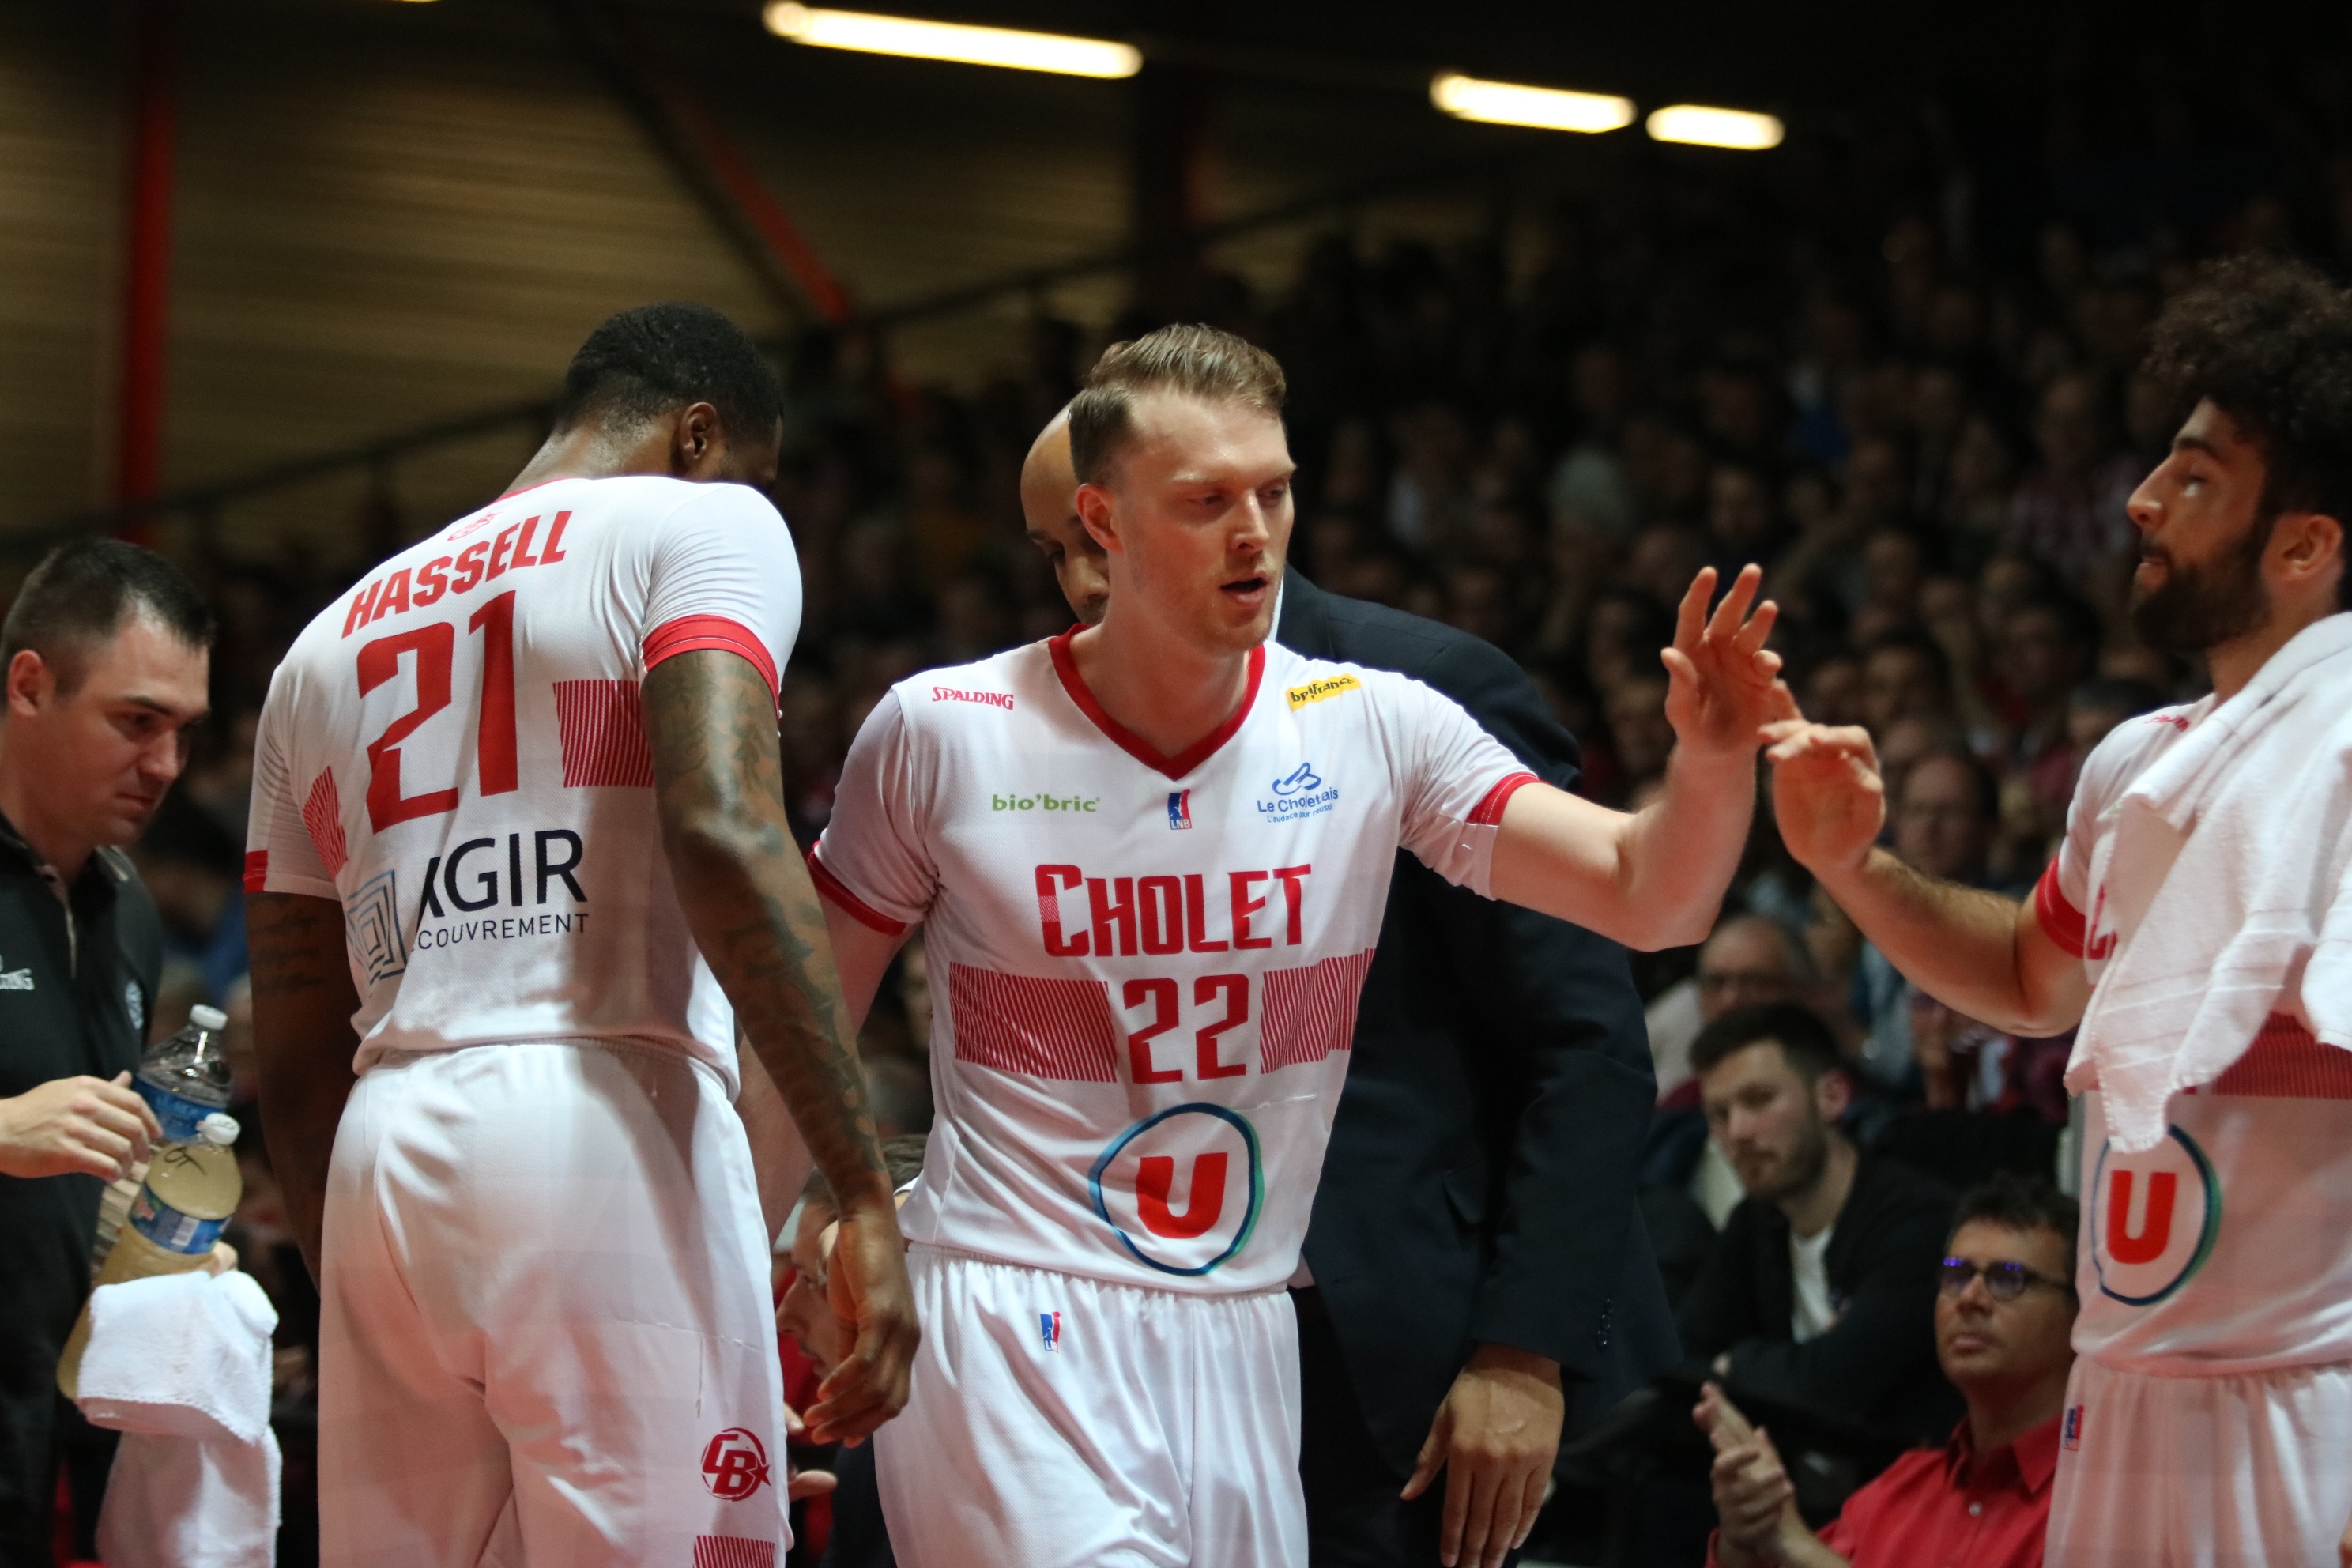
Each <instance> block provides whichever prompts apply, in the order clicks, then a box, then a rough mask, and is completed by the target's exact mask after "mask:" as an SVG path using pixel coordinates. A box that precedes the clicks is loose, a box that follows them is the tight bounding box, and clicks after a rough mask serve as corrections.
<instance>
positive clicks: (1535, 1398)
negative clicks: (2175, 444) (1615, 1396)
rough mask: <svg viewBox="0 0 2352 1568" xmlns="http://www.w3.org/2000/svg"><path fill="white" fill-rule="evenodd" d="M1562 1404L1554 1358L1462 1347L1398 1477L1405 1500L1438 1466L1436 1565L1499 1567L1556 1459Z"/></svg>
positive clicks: (1537, 1506)
mask: <svg viewBox="0 0 2352 1568" xmlns="http://www.w3.org/2000/svg"><path fill="white" fill-rule="evenodd" d="M1566 1410H1567V1399H1566V1397H1565V1395H1564V1394H1562V1393H1561V1390H1560V1384H1559V1363H1558V1362H1555V1361H1551V1360H1549V1359H1548V1358H1546V1357H1544V1356H1539V1355H1537V1354H1535V1353H1534V1352H1531V1351H1523V1350H1517V1349H1515V1348H1513V1347H1512V1346H1509V1345H1497V1344H1482V1345H1480V1346H1479V1347H1478V1348H1477V1349H1476V1350H1475V1351H1473V1352H1471V1354H1470V1362H1469V1364H1468V1365H1466V1366H1465V1367H1464V1368H1463V1369H1462V1372H1461V1373H1460V1375H1459V1376H1457V1377H1455V1378H1454V1386H1453V1388H1451V1389H1450V1390H1448V1391H1447V1393H1446V1395H1445V1403H1444V1404H1443V1405H1439V1406H1438V1407H1437V1418H1436V1419H1435V1420H1434V1421H1433V1422H1432V1423H1431V1424H1430V1428H1429V1436H1428V1438H1427V1440H1426V1441H1424V1442H1423V1444H1422V1446H1421V1455H1420V1458H1418V1459H1417V1460H1416V1461H1415V1463H1414V1465H1413V1471H1412V1479H1409V1480H1407V1481H1406V1482H1405V1484H1404V1499H1405V1500H1406V1501H1408V1502H1410V1501H1412V1500H1413V1499H1414V1498H1417V1497H1419V1496H1420V1495H1421V1494H1422V1493H1423V1492H1424V1491H1426V1490H1428V1489H1429V1485H1430V1483H1431V1482H1432V1481H1433V1480H1434V1479H1436V1478H1437V1472H1438V1471H1439V1470H1440V1469H1443V1470H1444V1472H1445V1514H1444V1526H1443V1530H1442V1533H1441V1534H1440V1536H1439V1538H1438V1548H1437V1560H1438V1561H1439V1562H1440V1563H1444V1565H1445V1568H1455V1565H1456V1564H1469V1565H1483V1568H1500V1565H1501V1563H1502V1561H1503V1554H1504V1553H1505V1552H1509V1551H1511V1550H1513V1549H1514V1548H1516V1547H1518V1546H1521V1545H1524V1544H1525V1543H1526V1542H1527V1538H1528V1531H1531V1530H1533V1529H1534V1528H1535V1523H1536V1515H1537V1513H1538V1511H1539V1510H1541V1509H1542V1508H1543V1501H1544V1492H1545V1489H1546V1488H1547V1486H1548V1484H1549V1481H1550V1479H1551V1467H1552V1461H1553V1460H1554V1459H1556V1458H1559V1429H1560V1422H1561V1420H1562V1417H1563V1416H1564V1415H1565V1413H1566Z"/></svg>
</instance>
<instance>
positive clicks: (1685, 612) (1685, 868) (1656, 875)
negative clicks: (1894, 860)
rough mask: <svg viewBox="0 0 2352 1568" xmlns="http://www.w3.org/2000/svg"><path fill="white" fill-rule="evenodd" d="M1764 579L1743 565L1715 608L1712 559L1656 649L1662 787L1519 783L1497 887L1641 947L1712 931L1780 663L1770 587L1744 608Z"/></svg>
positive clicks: (1742, 827) (1507, 817)
mask: <svg viewBox="0 0 2352 1568" xmlns="http://www.w3.org/2000/svg"><path fill="white" fill-rule="evenodd" d="M1762 579H1763V573H1762V572H1761V571H1759V569H1758V568H1756V567H1754V566H1750V567H1748V568H1747V569H1746V570H1744V571H1742V572H1741V573H1740V574H1739V577H1738V581H1737V582H1735V583H1734V584H1732V586H1731V592H1729V593H1728V594H1727V595H1724V598H1723V603H1722V604H1721V605H1719V606H1717V609H1716V612H1715V615H1714V616H1713V617H1712V618H1711V619H1710V618H1709V617H1708V616H1707V613H1706V602H1707V600H1708V598H1709V597H1710V596H1712V595H1713V594H1714V592H1715V570H1714V568H1713V567H1709V568H1707V569H1706V570H1705V571H1703V572H1701V573H1700V574H1698V576H1697V577H1696V579H1695V580H1694V581H1693V582H1692V584H1691V586H1690V592H1688V593H1687V594H1685V595H1683V602H1682V609H1681V612H1680V614H1679V616H1677V618H1676V621H1675V646H1674V647H1670V648H1668V649H1666V650H1665V653H1664V658H1665V664H1666V673H1667V677H1668V680H1669V683H1670V684H1669V686H1668V689H1667V694H1666V718H1667V721H1669V722H1670V723H1672V724H1673V725H1674V728H1675V752H1674V756H1673V758H1672V759H1671V760H1670V761H1669V762H1668V763H1667V765H1666V787H1665V794H1664V797H1663V798H1661V799H1660V800H1658V801H1656V802H1655V803H1654V804H1653V805H1648V806H1645V807H1643V809H1642V810H1640V811H1638V812H1635V813H1633V814H1632V815H1630V816H1629V815H1627V814H1626V813H1623V812H1619V811H1611V810H1609V809H1608V808H1607V807H1605V806H1600V805H1593V804H1592V803H1591V801H1588V800H1581V799H1579V798H1578V797H1577V796H1575V795H1569V794H1567V793H1566V792H1565V791H1562V790H1557V789H1553V788H1551V787H1550V786H1549V785H1548V784H1530V785H1528V787H1526V788H1524V789H1522V790H1519V791H1518V792H1517V794H1515V795H1512V796H1511V798H1510V801H1509V803H1508V804H1507V805H1505V806H1504V808H1503V821H1502V831H1501V832H1500V834H1499V835H1497V837H1496V840H1495V859H1494V870H1493V879H1492V884H1491V885H1492V888H1493V890H1494V894H1495V896H1496V898H1498V899H1505V900H1509V901H1510V902H1512V903H1515V904H1524V905H1525V906H1527V907H1528V909H1531V910H1541V911H1543V912H1544V913H1545V914H1548V915H1556V916H1558V917H1559V919H1561V920H1565V921H1574V922H1575V923H1576V924H1578V925H1580V926H1583V927H1585V928H1586V929H1587V930H1590V931H1598V932H1600V933H1601V935H1603V936H1605V937H1608V938H1610V939H1612V941H1616V942H1623V943H1624V944H1625V945H1626V946H1627V947H1631V948H1636V949H1640V950H1643V951H1645V952H1646V951H1654V950H1655V949H1658V948H1662V947H1681V946H1685V945H1688V944H1689V943H1692V942H1704V941H1705V940H1706V933H1707V932H1708V931H1711V930H1713V929H1714V926H1715V916H1716V911H1717V909H1718V908H1720V907H1721V905H1722V903H1723V893H1724V889H1727V888H1728V887H1729V886H1730V885H1731V875H1732V873H1733V872H1734V871H1735V870H1737V869H1738V865H1739V852H1740V849H1741V847H1743V846H1744V845H1745V844H1746V843H1747V841H1748V818H1749V816H1751V815H1752V814H1753V813H1754V811H1755V806H1756V743H1757V742H1756V732H1757V728H1758V726H1759V725H1760V724H1761V723H1762V722H1763V721H1764V720H1765V718H1766V716H1767V715H1768V713H1769V707H1768V704H1769V700H1770V698H1771V693H1772V690H1773V689H1774V686H1775V684H1776V678H1777V676H1778V673H1779V670H1780V655H1778V654H1776V653H1772V652H1770V651H1769V650H1768V649H1767V648H1766V647H1764V639H1765V638H1766V637H1769V636H1770V635H1771V632H1772V623H1773V621H1774V620H1775V618H1776V617H1777V616H1778V615H1779V610H1778V608H1777V607H1776V606H1775V605H1773V604H1772V603H1771V601H1770V600H1769V599H1768V600H1766V601H1765V602H1764V603H1763V604H1761V605H1757V606H1756V613H1755V614H1754V615H1753V616H1750V615H1748V605H1750V604H1751V603H1753V602H1754V600H1755V597H1756V587H1757V584H1759V582H1761V581H1762Z"/></svg>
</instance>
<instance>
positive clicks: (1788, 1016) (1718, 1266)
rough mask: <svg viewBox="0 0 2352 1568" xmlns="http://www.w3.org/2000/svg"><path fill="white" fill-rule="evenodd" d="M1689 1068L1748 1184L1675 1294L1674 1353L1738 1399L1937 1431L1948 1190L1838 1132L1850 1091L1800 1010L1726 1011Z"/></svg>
mask: <svg viewBox="0 0 2352 1568" xmlns="http://www.w3.org/2000/svg"><path fill="white" fill-rule="evenodd" d="M1691 1065H1692V1067H1693V1068H1696V1071H1697V1073H1698V1079H1699V1093H1700V1096H1701V1100H1702V1103H1703V1104H1704V1105H1705V1107H1706V1119H1707V1125H1708V1127H1709V1129H1710V1130H1711V1131H1712V1133H1713V1135H1714V1137H1715V1140H1716V1142H1717V1143H1719V1144H1721V1145H1722V1148H1723V1152H1724V1153H1725V1154H1726V1155H1727V1157H1728V1158H1729V1159H1730V1161H1731V1164H1732V1168H1733V1169H1734V1170H1735V1171H1737V1172H1738V1174H1739V1181H1740V1184H1741V1186H1742V1187H1744V1188H1745V1189H1746V1191H1747V1194H1748V1195H1747V1196H1746V1197H1745V1198H1744V1199H1743V1200H1741V1202H1740V1204H1739V1205H1738V1207H1737V1208H1735V1209H1733V1210H1732V1211H1731V1216H1730V1218H1729V1220H1728V1221H1727V1222H1726V1224H1725V1226H1724V1227H1723V1235H1722V1237H1720V1238H1719V1239H1718V1241H1717V1246H1716V1250H1715V1254H1714V1256H1713V1257H1712V1258H1709V1259H1708V1260H1707V1263H1706V1268H1704V1269H1703V1270H1702V1271H1701V1273H1700V1275H1699V1278H1698V1282H1697V1283H1696V1285H1695V1286H1694V1287H1693V1288H1692V1289H1691V1291H1690V1293H1689V1294H1688V1295H1687V1296H1685V1298H1684V1300H1683V1301H1682V1304H1681V1308H1680V1310H1679V1312H1678V1314H1677V1315H1678V1317H1679V1320H1680V1322H1681V1327H1682V1336H1683V1349H1684V1351H1685V1352H1686V1353H1687V1354H1689V1355H1692V1356H1694V1357H1696V1358H1698V1359H1700V1360H1702V1361H1705V1362H1706V1363H1708V1365H1709V1366H1710V1368H1711V1369H1712V1371H1713V1372H1714V1373H1715V1375H1716V1376H1717V1377H1718V1378H1719V1379H1722V1380H1723V1382H1724V1384H1725V1386H1726V1387H1727V1388H1728V1389H1729V1390H1730V1391H1731V1392H1732V1393H1733V1394H1737V1395H1738V1396H1740V1397H1741V1398H1743V1399H1749V1400H1756V1401H1762V1402H1767V1403H1769V1404H1771V1405H1780V1406H1783V1407H1787V1408H1792V1409H1797V1410H1802V1411H1806V1412H1811V1413H1813V1414H1816V1415H1827V1416H1829V1417H1831V1418H1832V1419H1835V1420H1841V1421H1845V1422H1851V1423H1856V1424H1860V1425H1863V1426H1872V1427H1876V1428H1879V1429H1882V1430H1887V1431H1893V1432H1900V1433H1905V1434H1908V1435H1913V1436H1933V1435H1935V1434H1938V1433H1940V1432H1942V1431H1943V1430H1944V1429H1945V1428H1946V1427H1947V1426H1948V1424H1949V1423H1950V1421H1951V1419H1952V1415H1953V1406H1954V1403H1955V1402H1954V1400H1953V1397H1952V1392H1951V1389H1950V1387H1949V1386H1948V1384H1945V1382H1944V1381H1943V1379H1942V1377H1941V1376H1939V1375H1938V1374H1937V1370H1936V1363H1935V1353H1934V1352H1935V1342H1934V1339H1933V1337H1932V1335H1931V1334H1930V1332H1929V1320H1930V1317H1931V1315H1932V1314H1931V1311H1930V1309H1931V1307H1932V1305H1933V1302H1934V1298H1935V1294H1936V1260H1937V1258H1939V1257H1941V1256H1942V1254H1941V1253H1940V1252H1939V1251H1938V1250H1937V1249H1938V1248H1939V1247H1941V1246H1942V1245H1943V1241H1944V1237H1945V1235H1946V1223H1947V1220H1948V1216H1949V1215H1950V1213H1951V1195H1950V1194H1949V1193H1948V1191H1947V1190H1946V1189H1945V1188H1943V1187H1941V1186H1939V1185H1937V1184H1936V1183H1935V1182H1933V1181H1931V1180H1929V1179H1928V1178H1927V1177H1926V1176H1923V1175H1920V1174H1917V1173H1915V1172H1913V1171H1912V1170H1911V1169H1910V1168H1909V1167H1907V1166H1905V1165H1901V1164H1897V1163H1894V1162H1891V1161H1887V1160H1884V1159H1880V1158H1877V1157H1875V1156H1873V1155H1869V1154H1865V1153H1864V1152H1860V1151H1859V1150H1857V1149H1856V1148H1855V1147H1854V1145H1853V1142H1852V1141H1851V1140H1849V1139H1848V1138H1847V1136H1846V1135H1845V1133H1843V1131H1840V1130H1839V1128H1838V1125H1837V1123H1838V1119H1839V1118H1840V1117H1841V1116H1843V1114H1844V1112H1845V1110H1846V1106H1847V1104H1848V1102H1849V1101H1850V1100H1851V1098H1852V1088H1851V1085H1850V1084H1849V1082H1848V1080H1847V1077H1846V1070H1845V1068H1844V1067H1843V1064H1842V1063H1841V1062H1840V1060H1839V1058H1838V1052H1837V1046H1836V1043H1835V1041H1834V1040H1833V1039H1832V1037H1831V1036H1830V1032H1829V1029H1828V1027H1827V1026H1824V1025H1823V1024H1822V1021H1821V1020H1820V1019H1819V1018H1817V1017H1815V1016H1813V1015H1812V1014H1811V1013H1810V1012H1807V1011H1806V1010H1805V1009H1804V1008H1801V1007H1797V1006H1792V1005H1787V1004H1780V1005H1769V1006H1763V1007H1748V1008H1742V1009H1740V1010H1738V1011H1737V1012H1733V1013H1727V1014H1726V1015H1725V1016H1723V1017H1721V1018H1718V1019H1717V1020H1716V1021H1715V1022H1714V1023H1713V1024H1710V1025H1708V1026H1707V1027H1706V1030H1705V1032H1703V1033H1702V1034H1701V1035H1700V1036H1699V1037H1698V1042H1697V1043H1696V1045H1694V1046H1693V1047H1691Z"/></svg>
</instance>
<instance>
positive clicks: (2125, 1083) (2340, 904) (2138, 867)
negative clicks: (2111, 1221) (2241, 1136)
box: [2066, 615, 2352, 1151]
mask: <svg viewBox="0 0 2352 1568" xmlns="http://www.w3.org/2000/svg"><path fill="white" fill-rule="evenodd" d="M2112 809H2113V810H2115V811H2116V814H2117V820H2116V827H2115V831H2113V832H2112V833H2109V834H2106V835H2105V836H2103V837H2102V838H2101V840H2100V844H2099V848H2098V851H2097V853H2096V854H2095V856H2094V857H2093V860H2092V866H2091V886H2093V887H2095V888H2100V889H2105V898H2106V904H2107V908H2108V909H2109V910H2114V911H2116V927H2117V929H2120V930H2125V931H2130V932H2131V935H2130V937H2129V939H2128V940H2127V941H2126V942H2124V943H2123V944H2122V945H2121V947H2120V948H2119V949H2118V950H2117V952H2116V954H2115V957H2114V958H2113V960H2112V961H2111V962H2110V963H2108V964H2107V966H2106V969H2105V973H2103V974H2102V975H2101V976H2100V978H2099V984H2098V988H2097V989H2096V990H2095V991H2094V992H2093V993H2092V995H2091V1002H2090V1006H2089V1008H2088V1010H2087V1011H2086V1012H2085V1013H2084V1018H2083V1028H2082V1033H2081V1034H2080V1035H2078V1036H2077V1037H2076V1038H2075V1042H2074V1060H2073V1061H2072V1062H2070V1063H2069V1064H2068V1066H2067V1070H2066V1082H2067V1086H2068V1087H2069V1088H2071V1089H2086V1088H2090V1087H2092V1086H2094V1085H2095V1086H2096V1087H2097V1088H2098V1089H2099V1090H2100V1092H2101V1094H2102V1095H2103V1096H2104V1097H2105V1111H2106V1122H2107V1131H2108V1135H2109V1136H2110V1137H2111V1138H2112V1139H2113V1140H2114V1141H2115V1143H2116V1147H2117V1148H2119V1149H2123V1150H2126V1151H2140V1150H2146V1149H2150V1148H2153V1147H2155V1145H2156V1144H2157V1143H2158V1141H2160V1140H2161V1139H2162V1138H2163V1137H2164V1129H2165V1108H2166V1106H2167V1105H2168V1103H2169V1101H2170V1100H2171V1098H2172V1096H2173V1095H2174V1094H2176V1093H2178V1092H2179V1090H2181V1089H2191V1088H2195V1087H2197V1086H2199V1085H2201V1084H2207V1083H2210V1082H2212V1081H2213V1080H2214V1079H2217V1078H2219V1077H2220V1076H2221V1074H2222V1073H2223V1072H2224V1071H2225V1070H2227V1069H2228V1068H2229V1067H2230V1065H2231V1063H2233V1062H2235V1061H2236V1060H2237V1059H2238V1058H2239V1057H2241V1056H2242V1055H2243V1054H2244V1053H2245V1050H2246V1047H2248V1046H2249V1045H2251V1044H2252V1041H2253V1038H2254V1035H2255V1033H2256V1031H2258V1030H2259V1029H2260V1028H2261V1027H2262V1026H2263V1019H2264V1018H2266V1017H2268V1016H2270V1015H2271V1014H2272V1013H2273V1012H2280V1013H2287V1014H2290V1015H2292V1016H2295V1017H2298V1018H2300V1019H2301V1020H2302V1021H2303V1022H2305V1024H2307V1025H2308V1026H2310V1028H2311V1030H2312V1032H2313V1033H2314V1034H2315V1035H2316V1036H2317V1037H2319V1038H2320V1039H2322V1040H2324V1041H2326V1043H2328V1044H2330V1045H2334V1046H2341V1047H2352V883H2348V882H2347V877H2352V832H2347V822H2352V615H2336V616H2328V617H2326V619H2324V620H2322V621H2320V622H2318V623H2317V624H2315V625H2314V626H2306V627H2305V628H2304V629H2303V631H2301V632H2299V633H2297V634H2296V636H2295V637H2294V639H2293V640H2292V641H2290V642H2289V643H2288V644H2287V645H2286V646H2285V647H2283V648H2281V649H2280V650H2279V651H2278V652H2277V653H2276V654H2274V655H2273V656H2272V657H2271V659H2270V661H2269V662H2268V663H2266V664H2264V665H2263V668H2262V669H2261V670H2260V671H2259V672H2257V673H2256V675H2255V677H2254V679H2252V681H2250V682H2248V683H2247V686H2246V688H2245V689H2244V690H2242V691H2241V692H2239V693H2238V694H2237V695H2236V696H2234V697H2232V698H2231V699H2230V700H2228V701H2227V702H2224V703H2222V704H2221V705H2220V706H2219V707H2217V708H2216V709H2215V710H2213V711H2212V712H2211V713H2210V714H2208V715H2207V716H2206V717H2205V720H2204V721H2203V722H2202V723H2200V724H2199V725H2198V726H2197V727H2196V728H2195V729H2194V730H2191V731H2189V733H2188V734H2187V735H2185V736H2183V737H2182V738H2181V740H2180V742H2179V743H2178V744H2176V745H2175V746H2173V747H2172V748H2171V749H2170V750H2169V751H2168V752H2165V754H2164V755H2163V756H2162V757H2160V758H2158V761H2157V763H2155V765H2154V766H2152V767H2150V768H2149V769H2148V770H2147V772H2146V773H2142V774H2141V775H2140V776H2139V777H2138V778H2137V780H2135V781H2134V782H2133V784H2132V785H2131V787H2130V788H2129V789H2127V790H2126V791H2125V792H2124V796H2123V798H2122V800H2120V801H2119V802H2117V803H2116V805H2115V806H2114V807H2113V808H2112Z"/></svg>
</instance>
